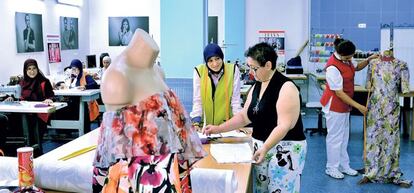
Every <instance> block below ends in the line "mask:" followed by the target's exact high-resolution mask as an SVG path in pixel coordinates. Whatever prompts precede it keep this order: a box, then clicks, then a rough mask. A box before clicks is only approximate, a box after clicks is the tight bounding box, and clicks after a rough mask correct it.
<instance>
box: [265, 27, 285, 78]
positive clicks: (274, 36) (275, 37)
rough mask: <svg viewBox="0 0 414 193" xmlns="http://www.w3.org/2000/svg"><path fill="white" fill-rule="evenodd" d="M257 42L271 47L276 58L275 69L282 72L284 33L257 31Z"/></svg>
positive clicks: (283, 63) (283, 65) (279, 31)
mask: <svg viewBox="0 0 414 193" xmlns="http://www.w3.org/2000/svg"><path fill="white" fill-rule="evenodd" d="M259 42H266V43H268V44H269V45H271V46H272V47H273V49H274V50H275V52H276V54H277V56H278V58H277V62H276V63H277V69H278V70H279V71H280V72H284V71H285V69H286V61H285V31H283V30H261V31H259Z"/></svg>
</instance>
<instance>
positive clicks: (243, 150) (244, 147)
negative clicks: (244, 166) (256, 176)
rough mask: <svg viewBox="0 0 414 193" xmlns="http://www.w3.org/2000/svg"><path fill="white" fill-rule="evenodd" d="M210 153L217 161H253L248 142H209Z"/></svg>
mask: <svg viewBox="0 0 414 193" xmlns="http://www.w3.org/2000/svg"><path fill="white" fill-rule="evenodd" d="M210 153H211V155H212V156H213V157H214V159H216V161H217V163H252V162H253V161H252V156H253V152H252V149H251V148H250V145H249V144H248V143H223V144H211V145H210Z"/></svg>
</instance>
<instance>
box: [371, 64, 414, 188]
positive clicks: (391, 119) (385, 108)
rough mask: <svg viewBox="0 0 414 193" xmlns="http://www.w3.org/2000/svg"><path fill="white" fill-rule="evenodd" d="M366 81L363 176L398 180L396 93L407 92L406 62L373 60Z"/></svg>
mask: <svg viewBox="0 0 414 193" xmlns="http://www.w3.org/2000/svg"><path fill="white" fill-rule="evenodd" d="M371 76H372V78H371ZM371 80H372V81H371ZM367 81H368V83H369V82H371V88H373V90H372V91H371V92H372V93H371V96H370V98H369V105H368V113H367V136H366V139H367V141H366V153H367V154H366V155H367V157H366V160H365V170H366V172H365V175H364V177H367V178H368V179H369V180H371V181H372V182H380V183H400V182H401V180H402V179H401V178H400V177H401V175H402V173H401V171H400V167H399V158H400V126H399V115H400V105H399V92H402V93H407V92H409V72H408V67H407V63H405V62H403V61H401V60H398V59H391V60H384V59H377V60H373V61H372V62H371V65H370V66H369V68H368V74H367ZM400 89H401V91H399V90H400Z"/></svg>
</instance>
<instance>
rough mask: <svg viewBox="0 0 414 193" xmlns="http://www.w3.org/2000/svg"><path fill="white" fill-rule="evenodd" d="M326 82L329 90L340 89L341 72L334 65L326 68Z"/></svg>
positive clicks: (341, 83) (341, 87)
mask: <svg viewBox="0 0 414 193" xmlns="http://www.w3.org/2000/svg"><path fill="white" fill-rule="evenodd" d="M326 82H328V84H329V87H330V88H331V90H342V89H343V79H342V75H341V72H339V70H338V69H337V68H336V67H335V66H329V67H328V68H327V69H326Z"/></svg>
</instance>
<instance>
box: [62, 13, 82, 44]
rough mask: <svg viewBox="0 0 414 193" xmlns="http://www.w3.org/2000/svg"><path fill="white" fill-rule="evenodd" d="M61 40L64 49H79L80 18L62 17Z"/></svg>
mask: <svg viewBox="0 0 414 193" xmlns="http://www.w3.org/2000/svg"><path fill="white" fill-rule="evenodd" d="M59 21H60V42H61V43H62V48H61V49H62V50H73V49H79V38H78V37H79V33H78V32H79V30H78V18H75V17H60V19H59Z"/></svg>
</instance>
